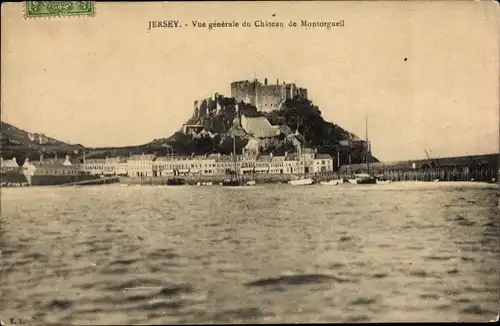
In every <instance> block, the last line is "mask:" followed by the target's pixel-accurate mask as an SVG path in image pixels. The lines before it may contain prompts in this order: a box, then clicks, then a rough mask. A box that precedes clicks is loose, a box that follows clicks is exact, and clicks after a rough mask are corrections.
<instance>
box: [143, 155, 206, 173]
mask: <svg viewBox="0 0 500 326" xmlns="http://www.w3.org/2000/svg"><path fill="white" fill-rule="evenodd" d="M215 174H216V160H215V158H213V157H209V156H206V155H199V156H195V155H191V156H174V155H170V156H161V157H157V158H156V159H155V160H154V161H153V175H154V176H175V175H180V176H186V175H191V176H196V175H215Z"/></svg>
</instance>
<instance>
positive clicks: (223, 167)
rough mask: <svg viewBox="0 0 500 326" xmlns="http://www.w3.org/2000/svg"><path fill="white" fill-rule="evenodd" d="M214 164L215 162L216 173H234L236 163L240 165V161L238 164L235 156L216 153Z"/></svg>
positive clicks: (236, 167) (236, 166)
mask: <svg viewBox="0 0 500 326" xmlns="http://www.w3.org/2000/svg"><path fill="white" fill-rule="evenodd" d="M215 162H216V163H215V164H216V171H217V172H216V174H218V175H223V174H234V173H236V171H237V169H238V165H240V167H241V163H240V164H238V161H237V159H236V158H234V157H233V155H221V154H219V155H217V158H216V159H215Z"/></svg>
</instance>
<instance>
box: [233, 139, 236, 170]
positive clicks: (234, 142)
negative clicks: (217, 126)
mask: <svg viewBox="0 0 500 326" xmlns="http://www.w3.org/2000/svg"><path fill="white" fill-rule="evenodd" d="M233 168H234V174H235V175H236V139H235V137H234V135H233Z"/></svg>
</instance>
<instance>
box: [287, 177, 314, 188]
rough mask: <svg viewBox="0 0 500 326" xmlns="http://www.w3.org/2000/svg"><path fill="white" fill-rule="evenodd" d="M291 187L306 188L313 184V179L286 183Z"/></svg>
mask: <svg viewBox="0 0 500 326" xmlns="http://www.w3.org/2000/svg"><path fill="white" fill-rule="evenodd" d="M288 183H289V184H291V185H292V186H308V185H312V184H313V179H311V178H300V179H296V180H290V181H288Z"/></svg>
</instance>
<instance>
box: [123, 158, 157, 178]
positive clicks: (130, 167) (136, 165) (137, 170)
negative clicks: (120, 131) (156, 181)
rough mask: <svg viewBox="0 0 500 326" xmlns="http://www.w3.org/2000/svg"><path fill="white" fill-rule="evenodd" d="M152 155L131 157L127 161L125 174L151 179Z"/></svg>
mask: <svg viewBox="0 0 500 326" xmlns="http://www.w3.org/2000/svg"><path fill="white" fill-rule="evenodd" d="M154 159H155V155H154V154H147V155H145V154H140V155H132V156H130V157H129V158H128V159H127V174H128V175H129V176H131V177H152V176H153V160H154Z"/></svg>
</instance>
